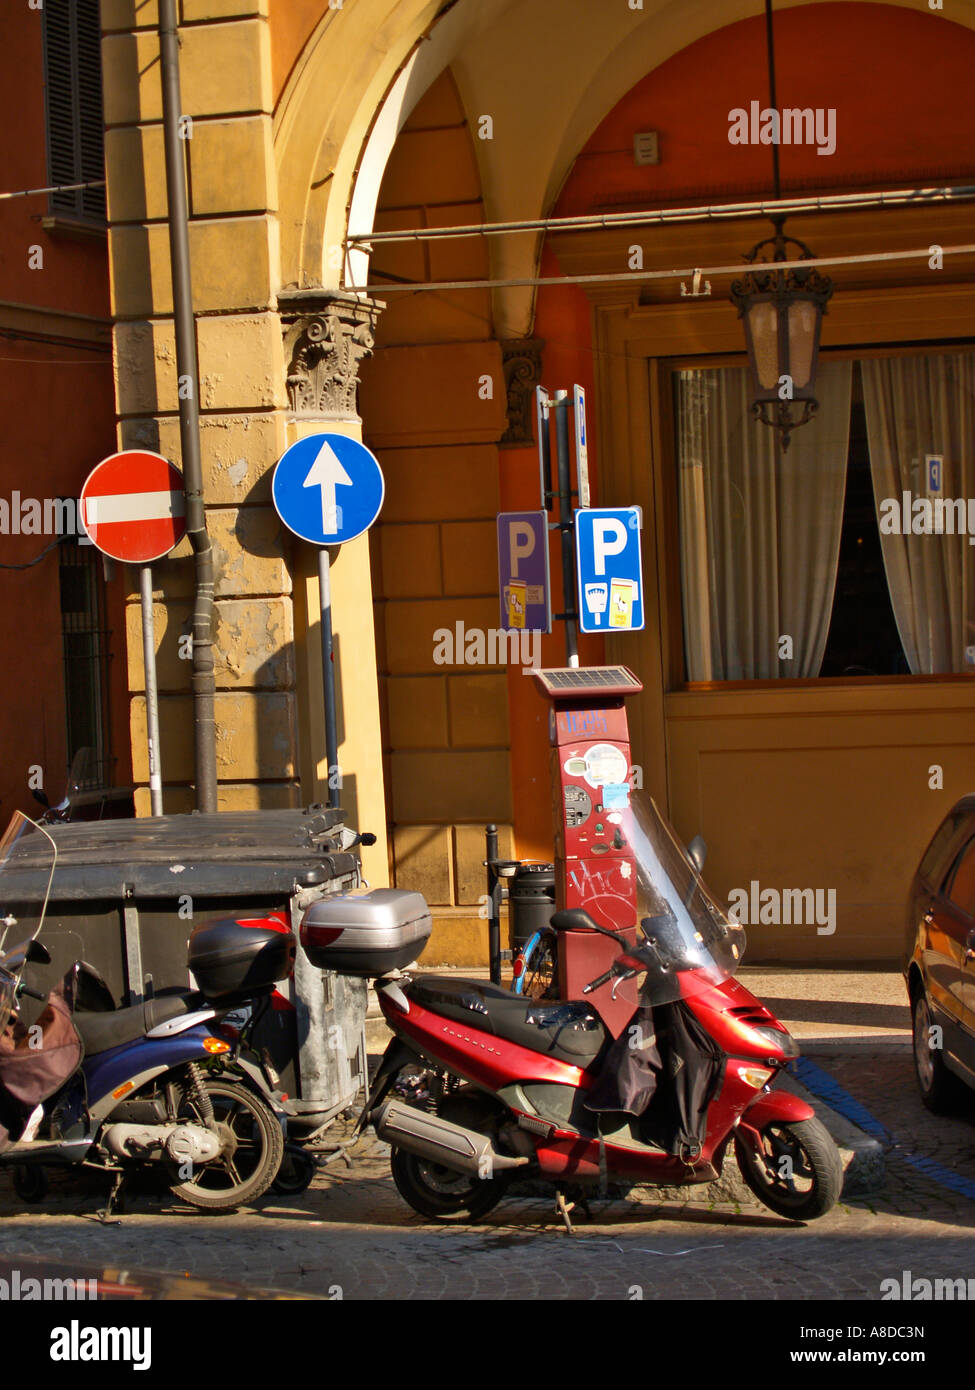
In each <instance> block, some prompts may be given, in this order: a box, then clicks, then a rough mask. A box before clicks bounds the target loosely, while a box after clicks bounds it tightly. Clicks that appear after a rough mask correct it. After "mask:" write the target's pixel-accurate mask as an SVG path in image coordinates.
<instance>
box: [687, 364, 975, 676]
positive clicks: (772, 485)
mask: <svg viewBox="0 0 975 1390" xmlns="http://www.w3.org/2000/svg"><path fill="white" fill-rule="evenodd" d="M817 395H818V397H819V410H818V412H817V414H816V416H815V417H814V419H813V420H812V421H811V422H810V423H809V424H808V425H805V426H803V427H802V429H800V430H797V431H796V432H795V433H794V434H793V436H792V440H791V443H790V446H789V449H788V450H787V451H786V452H784V453H783V452H782V451H781V450H780V449H779V447H778V443H777V436H776V435H775V433H774V432H773V431H772V430H770V429H769V428H768V427H767V426H764V425H762V424H760V423H758V422H757V421H755V420H754V419H753V417H752V415H751V410H750V406H751V395H750V391H749V382H748V374H747V371H746V369H745V367H744V366H742V367H713V368H702V369H683V370H679V371H677V372H675V374H674V397H675V418H676V435H677V454H678V478H679V481H678V494H679V495H678V503H679V526H680V562H681V563H680V569H681V585H682V605H683V619H684V650H685V661H686V670H687V679H688V680H690V681H722V680H751V679H754V680H760V679H761V680H767V679H774V678H785V679H788V678H793V679H795V678H801V677H806V678H808V677H815V676H833V675H889V674H906V673H909V672H910V673H915V674H937V673H944V672H952V671H965V670H967V671H972V670H975V626H973V618H975V612H973V603H975V546H972V545H969V539H971V540H975V453H973V446H975V353H942V354H927V355H919V354H916V355H911V356H897V357H877V358H863V359H861V360H857V361H853V360H850V359H846V360H835V359H834V360H832V361H830V360H828V359H827V358H821V359H820V369H819V378H818V383H817ZM935 498H938V499H940V500H941V515H940V518H939V516H938V514H937V509H935V508H932V510H931V513H928V512H925V503H933V502H934V500H935ZM915 499H920V501H919V502H917V503H915ZM969 499H971V504H970V505H969ZM895 503H896V506H895ZM905 511H907V513H908V515H907V517H906V521H904V519H903V514H904V513H905ZM929 515H933V522H932V524H931V525H930V526H929V527H928V528H927V529H926V530H925V529H922V528H923V526H924V520H925V517H926V516H929ZM969 516H970V518H971V525H970V526H969V525H968V520H969ZM939 522H940V524H939Z"/></svg>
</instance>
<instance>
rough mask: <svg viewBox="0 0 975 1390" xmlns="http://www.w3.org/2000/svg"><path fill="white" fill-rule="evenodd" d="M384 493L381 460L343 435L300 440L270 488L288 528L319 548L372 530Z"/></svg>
mask: <svg viewBox="0 0 975 1390" xmlns="http://www.w3.org/2000/svg"><path fill="white" fill-rule="evenodd" d="M385 492H386V484H385V482H384V480H383V474H382V469H381V468H380V467H379V463H378V461H377V460H376V458H375V457H374V456H373V455H372V454H371V453H370V452H369V450H368V449H367V448H366V446H365V445H364V444H360V443H359V441H358V440H357V439H350V438H349V437H348V436H347V435H344V434H310V435H307V436H306V438H304V439H299V440H298V442H297V443H296V444H292V445H291V447H290V448H288V449H286V450H285V451H284V453H283V454H282V455H281V457H280V459H279V460H278V464H277V467H276V468H275V470H274V481H273V483H272V485H271V496H272V497H273V499H274V506H275V508H276V510H277V513H278V516H279V517H280V518H281V520H282V521H283V522H284V524H285V526H287V527H288V529H289V531H293V532H294V533H295V535H296V536H300V537H301V539H302V540H304V541H312V542H313V543H314V544H315V545H339V544H340V543H341V542H342V541H351V540H354V539H355V537H356V536H361V535H362V533H363V531H368V529H369V527H370V526H371V525H372V523H373V522H374V521H375V520H376V517H377V516H378V515H379V511H380V508H381V507H382V505H383V497H384V496H385Z"/></svg>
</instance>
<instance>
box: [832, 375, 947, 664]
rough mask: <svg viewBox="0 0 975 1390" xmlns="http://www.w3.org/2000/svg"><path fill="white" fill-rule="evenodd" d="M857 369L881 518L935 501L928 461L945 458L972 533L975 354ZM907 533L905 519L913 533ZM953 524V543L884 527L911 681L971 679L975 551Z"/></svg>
mask: <svg viewBox="0 0 975 1390" xmlns="http://www.w3.org/2000/svg"><path fill="white" fill-rule="evenodd" d="M860 366H861V369H862V372H863V395H864V404H865V406H866V415H867V438H868V441H869V445H870V469H871V473H872V475H873V489H874V498H875V500H876V503H877V512H878V516H879V517H881V518H883V510H882V504H883V503H885V502H888V509H889V501H888V499H890V500H893V501H896V503H897V505H898V508H899V510H900V512H901V513H903V511H904V506H903V501H904V494H905V493H908V494H909V503H913V501H914V499H917V498H924V497H931V496H932V495H937V494H932V493H931V492H930V490H929V487H928V478H927V468H926V466H925V458H926V456H927V455H941V456H942V457H943V459H944V466H943V477H942V488H941V495H942V497H943V498H945V499H951V498H955V499H963V501H964V506H965V517H966V529H967V516H968V513H969V511H975V505H973V506H972V507H971V508H969V506H968V499H969V498H972V499H975V353H971V352H966V353H943V354H941V353H939V354H931V355H930V356H918V357H885V358H875V359H867V360H865V361H863V362H861V364H860ZM908 510H909V512H910V506H909V508H908ZM890 514H891V515H893V513H890ZM900 520H901V524H902V526H903V524H904V518H903V516H901V517H900ZM911 523H912V516H911V515H908V517H907V529H908V530H910V527H911ZM917 524H919V525H920V524H923V518H919V521H918V523H917ZM952 524H953V525H956V534H951V533H950V531H947V524H946V532H947V533H943V534H936V533H932V534H919V535H914V534H910V535H903V534H898V533H885V531H884V529H883V526H882V527H881V535H880V541H881V546H882V548H883V556H884V567H885V569H886V571H887V584H888V587H889V589H890V599H891V603H892V605H893V609H894V617H895V618H896V620H897V628H898V631H899V632H900V638H901V643H902V644H903V647H904V654H905V656H906V657H907V660H908V664H909V665H910V668H911V670H912V672H914V673H915V674H925V675H932V674H935V673H937V672H944V671H963V670H966V669H967V670H971V669H972V667H971V663H969V662H967V661H966V647H967V648H969V649H971V648H972V646H973V645H975V546H971V545H969V543H968V541H969V537H968V535H966V534H960V535H959V534H957V523H956V522H955V521H953V522H952ZM973 539H975V537H973Z"/></svg>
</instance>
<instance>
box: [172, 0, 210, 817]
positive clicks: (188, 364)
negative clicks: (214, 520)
mask: <svg viewBox="0 0 975 1390" xmlns="http://www.w3.org/2000/svg"><path fill="white" fill-rule="evenodd" d="M159 58H160V71H161V77H162V98H163V139H164V143H165V150H166V190H167V194H168V198H169V255H170V261H171V264H172V278H173V316H174V319H175V328H176V372H177V380H178V382H179V387H180V389H179V393H178V394H179V438H180V445H181V449H182V456H183V483H184V488H185V492H186V534H187V535H188V536H189V538H190V545H191V546H192V547H193V560H194V565H195V568H196V601H195V603H194V606H193V742H194V758H195V768H196V805H197V810H199V811H215V810H216V809H217V755H216V724H215V720H214V714H213V704H214V689H215V681H214V675H213V642H212V640H211V625H212V621H213V548H212V546H211V545H210V537H209V535H208V534H207V523H206V512H205V510H204V507H203V469H202V466H201V463H200V404H199V402H200V379H199V369H198V366H197V360H196V327H195V323H194V319H193V290H192V285H191V282H190V241H189V232H188V222H187V206H186V166H185V164H184V145H185V141H184V140H183V139H181V138H180V133H179V120H180V116H181V115H182V102H181V99H180V91H179V36H178V34H177V29H176V0H159Z"/></svg>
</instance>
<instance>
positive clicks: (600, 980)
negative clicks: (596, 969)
mask: <svg viewBox="0 0 975 1390" xmlns="http://www.w3.org/2000/svg"><path fill="white" fill-rule="evenodd" d="M615 974H616V970H615V968H614V967H612V966H611V967H610V969H609V970H606V971H604V972H603V974H602V975H599V976H597V977H596V979H595V980H590V981H589V983H588V984H587V985H583V987H582V992H583V994H592V992H593V990H594V989H601V988H602V987H603V985H604V984H605V983H606V982H607V980H611V979H612V978H613V976H614V975H615Z"/></svg>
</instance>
